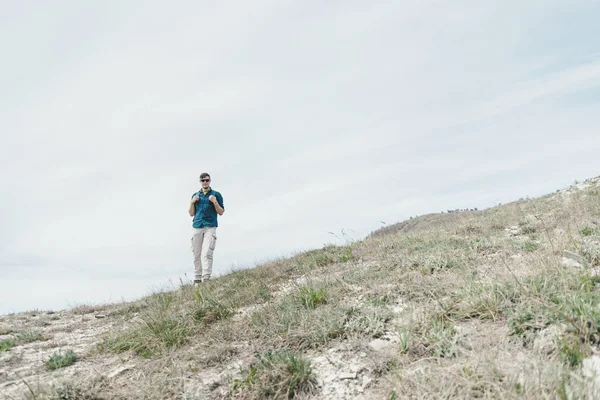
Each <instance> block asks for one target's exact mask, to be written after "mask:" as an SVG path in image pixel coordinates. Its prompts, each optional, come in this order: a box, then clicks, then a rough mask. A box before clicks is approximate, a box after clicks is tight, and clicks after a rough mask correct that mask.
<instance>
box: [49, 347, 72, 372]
mask: <svg viewBox="0 0 600 400" xmlns="http://www.w3.org/2000/svg"><path fill="white" fill-rule="evenodd" d="M75 361H77V355H76V354H75V352H74V351H73V350H70V349H69V350H67V351H65V352H64V353H62V352H55V353H54V354H52V356H51V357H50V359H49V360H48V361H46V369H48V370H49V371H53V370H55V369H59V368H64V367H68V366H69V365H72V364H74V363H75Z"/></svg>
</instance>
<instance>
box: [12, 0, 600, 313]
mask: <svg viewBox="0 0 600 400" xmlns="http://www.w3.org/2000/svg"><path fill="white" fill-rule="evenodd" d="M599 20H600V1H597V0H563V1H558V0H528V1H526V2H524V1H520V0H519V1H516V0H502V1H500V0H497V1H496V0H494V1H492V0H490V1H480V0H457V1H452V2H448V1H442V0H419V1H417V0H404V1H400V0H398V1H370V2H366V1H352V0H350V1H337V0H334V1H327V2H323V1H311V0H308V1H291V0H254V1H220V2H212V1H211V2H209V1H172V2H168V3H167V2H159V1H149V0H144V1H138V0H131V1H127V2H123V1H110V0H107V1H103V2H81V1H77V0H73V1H64V0H63V1H54V2H51V3H48V2H13V1H8V0H0V50H1V53H0V59H1V62H0V314H6V313H12V312H20V311H27V310H35V309H37V310H50V309H52V310H58V309H64V308H70V307H74V306H77V305H84V304H87V305H93V304H102V303H105V302H120V301H128V300H134V299H136V298H139V297H141V296H143V295H147V294H149V293H151V292H153V291H157V290H164V289H165V288H168V287H176V286H177V284H178V283H179V280H180V279H181V280H183V281H184V282H187V281H189V279H192V273H193V263H192V254H191V250H190V237H191V218H190V217H189V215H188V205H189V199H190V197H191V195H192V194H193V193H194V192H195V191H197V190H198V189H199V187H200V184H199V182H198V177H199V175H200V173H201V172H208V173H210V174H211V176H212V183H211V184H212V187H213V188H214V189H215V190H218V191H219V192H221V194H222V195H223V198H224V203H225V214H224V215H223V216H222V217H219V228H218V231H217V236H218V239H217V246H216V249H215V255H214V266H213V270H214V274H215V276H218V275H221V274H225V273H228V272H229V271H231V270H234V269H242V268H250V267H254V266H256V265H257V264H260V263H261V262H264V261H268V260H272V259H276V258H278V257H285V256H289V255H290V254H293V253H295V252H299V251H303V250H307V249H313V248H319V247H321V246H323V245H325V244H343V243H345V242H347V241H352V240H360V239H362V238H364V237H365V236H366V235H367V234H369V233H370V232H372V231H373V230H376V229H378V228H380V227H381V226H383V224H384V223H385V224H392V223H395V222H399V221H402V220H404V219H407V218H409V217H411V216H416V215H422V214H427V213H431V212H440V211H442V210H448V209H456V208H461V209H462V208H472V207H478V208H480V209H484V208H487V207H492V206H494V205H496V204H498V203H507V202H510V201H513V200H517V199H519V198H521V197H526V196H530V197H535V196H540V195H543V194H547V193H550V192H554V191H555V190H557V189H560V188H564V187H567V186H569V185H570V184H572V183H573V182H574V181H575V180H580V181H581V180H584V179H586V178H592V177H595V176H598V175H600V161H598V154H600V131H599V127H600V41H598V37H600V24H598V21H599Z"/></svg>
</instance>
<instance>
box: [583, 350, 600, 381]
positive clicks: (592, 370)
mask: <svg viewBox="0 0 600 400" xmlns="http://www.w3.org/2000/svg"><path fill="white" fill-rule="evenodd" d="M581 374H582V375H583V376H584V377H586V378H589V379H593V380H594V383H595V384H596V385H600V356H591V357H588V358H586V359H585V360H583V362H582V364H581Z"/></svg>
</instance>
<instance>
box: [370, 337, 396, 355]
mask: <svg viewBox="0 0 600 400" xmlns="http://www.w3.org/2000/svg"><path fill="white" fill-rule="evenodd" d="M393 345H394V343H392V342H390V341H389V340H383V339H375V340H372V341H371V342H370V343H369V347H370V348H371V349H372V350H373V351H377V352H379V351H384V350H387V349H388V348H390V347H392V346H393Z"/></svg>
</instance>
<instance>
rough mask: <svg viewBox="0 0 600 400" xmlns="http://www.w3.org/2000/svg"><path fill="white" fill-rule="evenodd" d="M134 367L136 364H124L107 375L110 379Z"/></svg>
mask: <svg viewBox="0 0 600 400" xmlns="http://www.w3.org/2000/svg"><path fill="white" fill-rule="evenodd" d="M133 368H135V364H129V365H123V366H122V367H119V368H117V369H115V370H113V371H112V372H111V373H110V374H108V375H107V377H108V379H112V378H114V377H115V376H117V375H119V374H121V373H123V372H125V371H127V370H130V369H133Z"/></svg>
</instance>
